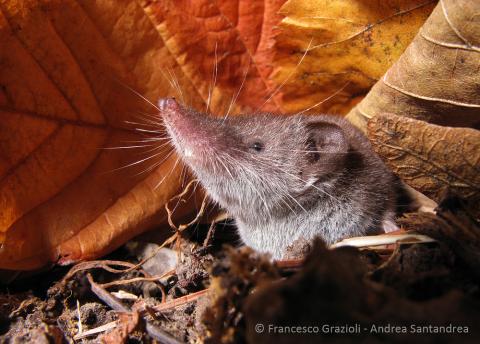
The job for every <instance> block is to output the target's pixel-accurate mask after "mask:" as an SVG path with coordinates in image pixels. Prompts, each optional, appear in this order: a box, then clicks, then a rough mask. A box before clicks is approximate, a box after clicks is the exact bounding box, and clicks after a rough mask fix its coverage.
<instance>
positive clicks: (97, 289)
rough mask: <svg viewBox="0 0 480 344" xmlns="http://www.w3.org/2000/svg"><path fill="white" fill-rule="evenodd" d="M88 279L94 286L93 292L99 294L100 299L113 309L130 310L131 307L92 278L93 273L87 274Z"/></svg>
mask: <svg viewBox="0 0 480 344" xmlns="http://www.w3.org/2000/svg"><path fill="white" fill-rule="evenodd" d="M87 278H88V281H89V282H90V286H91V287H92V292H93V293H94V294H95V295H97V296H98V298H99V299H100V300H102V301H103V302H105V303H106V304H107V305H108V306H109V307H110V308H111V309H113V310H114V311H117V312H129V309H128V308H127V307H126V306H125V305H124V304H123V303H121V302H120V301H118V300H117V298H116V297H114V296H112V295H111V294H110V293H109V292H108V291H106V290H105V289H103V288H102V287H101V286H100V285H99V284H97V283H95V281H94V280H93V278H92V275H90V274H87Z"/></svg>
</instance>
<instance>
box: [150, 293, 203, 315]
mask: <svg viewBox="0 0 480 344" xmlns="http://www.w3.org/2000/svg"><path fill="white" fill-rule="evenodd" d="M207 292H208V289H203V290H200V291H197V292H196V293H191V294H188V295H185V296H182V297H179V298H177V299H173V300H171V301H168V302H165V303H162V304H160V305H157V306H154V307H151V309H152V310H154V311H156V312H162V311H166V310H168V309H171V308H176V307H178V306H181V305H184V304H187V303H190V302H193V301H196V300H197V299H199V298H200V297H202V296H204V295H205V294H206V293H207Z"/></svg>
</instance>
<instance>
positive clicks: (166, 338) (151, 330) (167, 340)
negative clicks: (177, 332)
mask: <svg viewBox="0 0 480 344" xmlns="http://www.w3.org/2000/svg"><path fill="white" fill-rule="evenodd" d="M145 330H146V331H147V333H148V334H149V335H150V337H152V338H153V339H155V340H158V341H159V342H160V343H162V344H182V342H179V341H178V340H176V339H175V338H173V337H172V336H170V335H169V334H168V333H166V332H164V331H162V330H161V329H160V328H158V327H157V326H155V325H153V324H152V323H150V322H148V321H147V322H146V325H145Z"/></svg>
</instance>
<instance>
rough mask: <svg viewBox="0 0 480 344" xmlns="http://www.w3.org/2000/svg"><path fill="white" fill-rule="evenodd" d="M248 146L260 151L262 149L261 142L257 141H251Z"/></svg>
mask: <svg viewBox="0 0 480 344" xmlns="http://www.w3.org/2000/svg"><path fill="white" fill-rule="evenodd" d="M250 148H251V149H253V150H254V151H256V152H261V151H262V150H263V143H261V142H258V141H257V142H254V143H252V145H251V146H250Z"/></svg>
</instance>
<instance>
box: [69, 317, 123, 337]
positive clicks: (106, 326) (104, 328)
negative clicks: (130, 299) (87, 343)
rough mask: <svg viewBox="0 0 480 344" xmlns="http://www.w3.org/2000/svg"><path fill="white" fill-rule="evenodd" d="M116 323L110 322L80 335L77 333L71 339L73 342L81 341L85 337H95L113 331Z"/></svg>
mask: <svg viewBox="0 0 480 344" xmlns="http://www.w3.org/2000/svg"><path fill="white" fill-rule="evenodd" d="M117 322H118V321H117V320H115V321H111V322H109V323H106V324H104V325H102V326H98V327H95V328H92V329H90V330H87V331H85V332H82V333H78V334H76V335H75V336H73V339H74V340H80V339H83V338H86V337H90V336H93V335H96V334H99V333H102V332H105V331H108V330H111V329H114V328H115V327H116V326H117Z"/></svg>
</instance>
